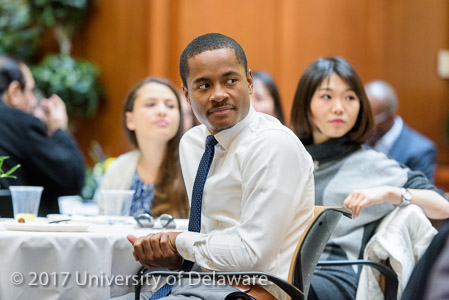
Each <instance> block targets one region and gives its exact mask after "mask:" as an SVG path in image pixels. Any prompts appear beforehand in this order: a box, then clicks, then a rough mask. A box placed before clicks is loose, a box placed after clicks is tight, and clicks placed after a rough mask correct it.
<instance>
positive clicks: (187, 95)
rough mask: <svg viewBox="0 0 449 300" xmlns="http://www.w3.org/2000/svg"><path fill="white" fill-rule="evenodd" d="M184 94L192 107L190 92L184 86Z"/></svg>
mask: <svg viewBox="0 0 449 300" xmlns="http://www.w3.org/2000/svg"><path fill="white" fill-rule="evenodd" d="M182 92H183V93H184V96H185V97H186V100H187V102H188V103H189V104H190V106H192V103H190V97H189V90H188V89H187V87H186V86H185V85H184V84H182Z"/></svg>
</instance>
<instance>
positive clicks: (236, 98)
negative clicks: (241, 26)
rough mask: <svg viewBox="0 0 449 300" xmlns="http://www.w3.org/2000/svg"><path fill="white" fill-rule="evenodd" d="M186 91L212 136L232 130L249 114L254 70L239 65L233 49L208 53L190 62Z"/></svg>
mask: <svg viewBox="0 0 449 300" xmlns="http://www.w3.org/2000/svg"><path fill="white" fill-rule="evenodd" d="M187 64H188V68H189V75H188V76H187V80H186V81H187V87H186V86H183V91H184V93H185V95H186V98H187V101H188V102H189V103H190V105H191V106H192V110H193V113H194V114H195V116H196V118H197V119H198V120H199V121H200V122H201V123H202V124H204V125H206V127H207V128H208V130H209V131H210V132H211V133H212V134H216V133H218V132H220V131H222V130H224V129H228V128H231V127H232V126H234V125H235V124H237V123H238V122H240V121H241V120H242V119H243V118H245V117H246V115H247V114H248V111H249V106H250V98H249V95H250V94H251V93H252V88H253V77H252V74H251V71H249V70H248V71H247V70H245V69H244V67H243V64H241V63H239V62H238V60H237V57H236V55H235V52H234V50H233V49H229V48H223V49H217V50H211V51H205V52H203V53H200V54H198V55H196V56H194V57H192V58H189V59H188V61H187Z"/></svg>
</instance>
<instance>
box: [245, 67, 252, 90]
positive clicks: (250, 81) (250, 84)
mask: <svg viewBox="0 0 449 300" xmlns="http://www.w3.org/2000/svg"><path fill="white" fill-rule="evenodd" d="M246 80H247V81H248V92H249V94H250V95H251V94H252V93H253V90H254V89H253V73H252V72H251V69H248V71H246Z"/></svg>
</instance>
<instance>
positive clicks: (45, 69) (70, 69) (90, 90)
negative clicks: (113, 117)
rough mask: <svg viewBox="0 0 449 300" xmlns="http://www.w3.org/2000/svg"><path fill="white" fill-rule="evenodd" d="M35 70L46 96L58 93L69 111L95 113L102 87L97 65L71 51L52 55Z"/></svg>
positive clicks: (39, 85) (34, 68)
mask: <svg viewBox="0 0 449 300" xmlns="http://www.w3.org/2000/svg"><path fill="white" fill-rule="evenodd" d="M31 71H32V73H33V76H34V79H35V80H36V86H37V87H38V88H39V90H41V92H42V93H43V94H44V96H45V97H49V96H51V95H52V94H57V95H59V96H60V97H61V98H62V99H64V102H65V103H66V107H67V112H68V114H69V115H72V116H73V115H78V116H82V117H88V118H89V117H93V116H94V115H95V113H96V111H97V107H98V102H99V98H100V94H101V91H102V90H101V88H100V85H99V83H98V74H99V71H98V68H97V67H96V66H95V65H93V64H92V63H90V62H88V61H86V60H75V59H74V58H72V57H71V56H68V55H48V56H46V57H45V58H44V60H43V61H42V62H41V63H40V64H39V65H37V66H35V67H32V68H31Z"/></svg>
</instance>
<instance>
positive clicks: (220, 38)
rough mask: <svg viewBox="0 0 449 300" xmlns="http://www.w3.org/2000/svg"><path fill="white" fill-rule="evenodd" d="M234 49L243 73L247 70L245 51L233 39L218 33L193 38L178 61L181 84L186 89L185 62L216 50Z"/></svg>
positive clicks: (187, 71)
mask: <svg viewBox="0 0 449 300" xmlns="http://www.w3.org/2000/svg"><path fill="white" fill-rule="evenodd" d="M225 48H229V49H234V52H235V56H236V57H237V61H238V62H239V63H240V64H242V65H243V67H244V68H245V71H246V70H247V69H248V63H247V61H246V55H245V51H243V48H242V46H240V44H239V43H237V42H236V41H235V40H234V39H232V38H230V37H228V36H226V35H223V34H220V33H207V34H204V35H201V36H199V37H197V38H195V39H194V40H193V41H191V42H190V43H189V44H188V45H187V47H185V49H184V51H182V54H181V57H180V59H179V73H180V75H181V79H182V83H183V84H184V86H185V87H186V88H187V76H189V66H188V64H187V60H188V59H189V58H192V57H194V56H196V55H198V54H201V53H203V52H205V51H210V50H217V49H225Z"/></svg>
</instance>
